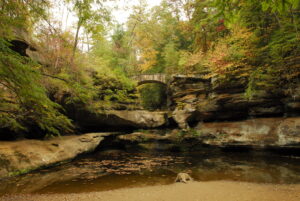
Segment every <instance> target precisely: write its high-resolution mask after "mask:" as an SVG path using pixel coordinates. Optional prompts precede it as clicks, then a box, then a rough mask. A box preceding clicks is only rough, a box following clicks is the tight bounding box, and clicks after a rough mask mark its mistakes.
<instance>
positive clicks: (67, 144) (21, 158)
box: [0, 133, 107, 178]
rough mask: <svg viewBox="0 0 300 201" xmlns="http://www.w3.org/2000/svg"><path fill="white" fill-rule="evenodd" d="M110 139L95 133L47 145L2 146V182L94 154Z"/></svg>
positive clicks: (30, 142)
mask: <svg viewBox="0 0 300 201" xmlns="http://www.w3.org/2000/svg"><path fill="white" fill-rule="evenodd" d="M106 135H107V134H101V133H91V134H85V135H81V136H64V137H59V138H55V139H52V140H45V141H41V140H23V141H14V142H0V178H1V177H6V176H10V175H15V174H21V173H25V172H29V171H31V170H34V169H38V168H41V167H46V166H50V165H54V164H56V163H60V162H63V161H67V160H71V159H73V158H75V157H76V156H77V155H79V154H82V153H87V152H91V151H93V150H94V149H95V148H96V147H97V146H98V145H99V144H100V142H101V141H102V140H103V139H104V136H106Z"/></svg>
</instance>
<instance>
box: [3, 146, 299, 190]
mask: <svg viewBox="0 0 300 201" xmlns="http://www.w3.org/2000/svg"><path fill="white" fill-rule="evenodd" d="M186 170H191V171H192V174H191V175H192V177H193V178H194V179H195V180H198V181H212V180H231V181H246V182H255V183H276V184H291V183H300V158H297V157H290V156H279V155H274V154H270V153H262V152H250V153H249V152H246V153H240V152H229V153H228V152H221V153H219V152H214V151H203V152H193V153H185V154H183V153H181V154H178V153H176V154H174V153H165V152H164V153H162V152H157V153H141V152H124V151H116V150H114V151H103V152H97V153H94V154H91V155H88V156H83V157H80V158H78V159H76V160H74V161H73V162H71V163H68V164H64V165H60V166H56V167H52V168H48V169H45V170H39V171H35V172H32V173H30V174H27V175H23V176H17V177H13V178H9V179H5V180H0V195H4V194H14V193H80V192H92V191H106V190H112V189H118V188H128V187H142V186H148V185H156V184H171V183H173V182H174V179H175V177H176V175H177V173H179V172H182V171H186Z"/></svg>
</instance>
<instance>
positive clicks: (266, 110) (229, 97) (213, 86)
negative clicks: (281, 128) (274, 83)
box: [169, 76, 300, 128]
mask: <svg viewBox="0 0 300 201" xmlns="http://www.w3.org/2000/svg"><path fill="white" fill-rule="evenodd" d="M243 83H245V82H242V81H241V80H231V81H227V82H226V83H225V82H220V81H218V80H217V79H204V78H203V77H200V76H199V77H197V76H173V79H172V81H171V82H170V86H169V90H170V92H169V94H170V99H171V103H172V104H171V109H172V110H173V111H174V112H173V118H174V120H175V121H177V123H178V125H179V126H180V127H181V128H185V127H186V124H191V123H196V122H199V121H204V122H212V121H228V120H229V121H236V120H243V119H249V118H259V117H283V116H286V117H291V116H300V84H299V83H298V84H295V85H294V86H293V87H286V86H282V88H278V89H273V90H272V91H271V90H267V89H261V90H256V91H255V92H253V94H252V97H251V98H246V96H245V94H246V86H245V84H243ZM187 108H188V109H187ZM178 111H180V113H182V114H180V115H179V114H178ZM178 116H181V117H178ZM184 121H185V122H184Z"/></svg>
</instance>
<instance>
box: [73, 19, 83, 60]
mask: <svg viewBox="0 0 300 201" xmlns="http://www.w3.org/2000/svg"><path fill="white" fill-rule="evenodd" d="M80 28H81V20H78V23H77V29H76V35H75V41H74V46H73V52H72V57H71V65H72V64H73V62H74V57H75V53H76V49H77V44H78V37H79V30H80Z"/></svg>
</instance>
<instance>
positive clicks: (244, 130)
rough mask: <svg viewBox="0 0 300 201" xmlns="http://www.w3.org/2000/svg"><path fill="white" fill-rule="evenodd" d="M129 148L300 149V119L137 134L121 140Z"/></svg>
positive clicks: (248, 122) (119, 140) (275, 119)
mask: <svg viewBox="0 0 300 201" xmlns="http://www.w3.org/2000/svg"><path fill="white" fill-rule="evenodd" d="M117 141H118V142H119V143H123V144H124V145H126V146H127V147H130V146H132V145H134V146H139V147H141V148H144V149H148V150H193V149H202V148H204V147H205V146H214V147H223V148H226V147H237V148H241V147H245V148H257V149H262V148H285V149H297V148H299V147H300V118H298V117H291V118H280V117H279V118H256V119H251V120H244V121H235V122H206V123H199V124H198V125H197V126H196V127H195V128H194V129H191V130H186V131H182V130H179V129H176V130H172V131H169V132H166V133H164V134H158V132H157V131H148V132H144V133H143V132H135V133H132V134H128V135H120V136H118V137H117Z"/></svg>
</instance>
